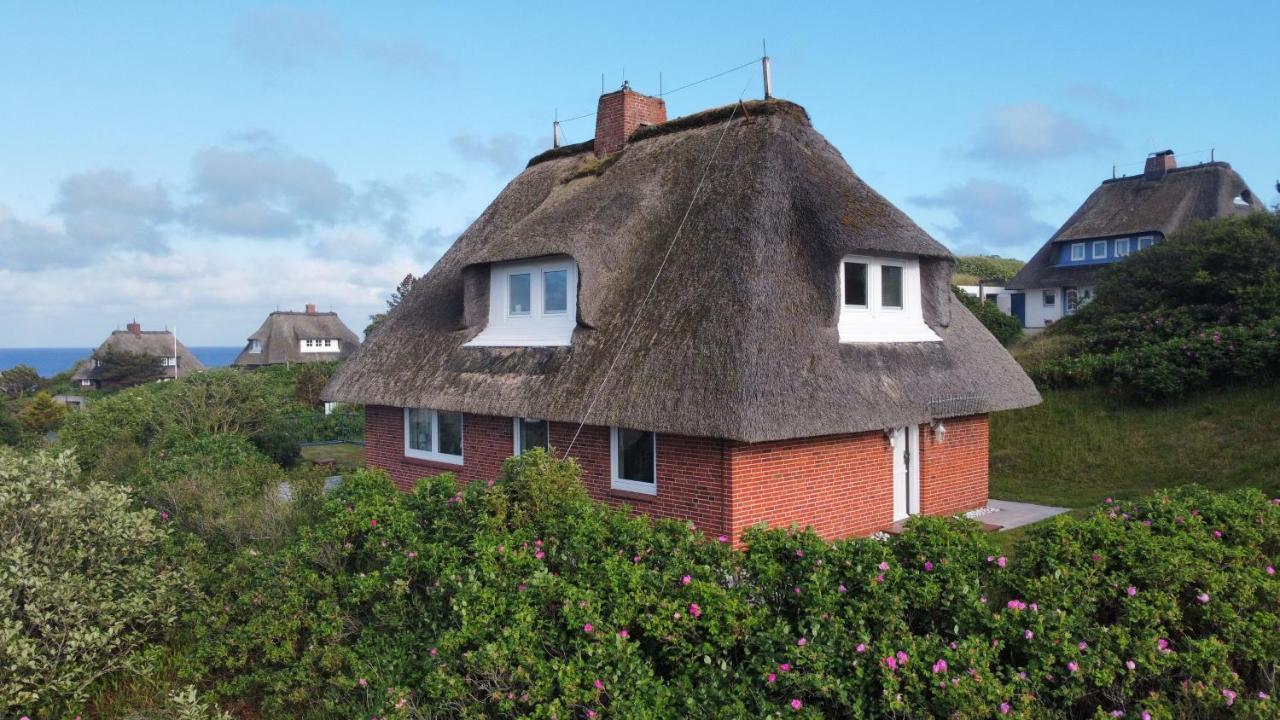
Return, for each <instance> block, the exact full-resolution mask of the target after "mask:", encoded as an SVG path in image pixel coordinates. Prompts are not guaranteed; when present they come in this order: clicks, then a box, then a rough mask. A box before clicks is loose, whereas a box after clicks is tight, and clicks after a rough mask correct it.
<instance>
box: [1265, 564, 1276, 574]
mask: <svg viewBox="0 0 1280 720" xmlns="http://www.w3.org/2000/svg"><path fill="white" fill-rule="evenodd" d="M1267 574H1268V575H1275V574H1276V569H1275V568H1274V567H1272V566H1271V565H1268V566H1267Z"/></svg>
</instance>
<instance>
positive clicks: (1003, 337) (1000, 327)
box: [951, 287, 1022, 345]
mask: <svg viewBox="0 0 1280 720" xmlns="http://www.w3.org/2000/svg"><path fill="white" fill-rule="evenodd" d="M951 291H952V292H953V293H955V296H956V297H957V298H959V299H960V302H961V304H963V305H964V306H965V307H966V308H968V309H969V312H971V313H973V315H974V317H976V318H978V321H979V322H981V323H982V325H983V327H985V328H986V329H987V331H988V332H990V333H991V334H992V335H994V336H995V338H996V340H999V341H1000V344H1001V345H1010V344H1012V343H1013V342H1014V341H1016V340H1017V339H1018V338H1021V337H1022V323H1020V322H1018V319H1017V318H1015V317H1014V316H1012V315H1007V314H1005V313H1004V312H1003V311H1001V310H1000V308H998V307H996V305H995V303H991V302H984V301H982V300H979V299H978V298H976V297H974V296H972V295H970V294H969V293H967V292H965V291H963V290H961V289H960V288H958V287H953V288H951Z"/></svg>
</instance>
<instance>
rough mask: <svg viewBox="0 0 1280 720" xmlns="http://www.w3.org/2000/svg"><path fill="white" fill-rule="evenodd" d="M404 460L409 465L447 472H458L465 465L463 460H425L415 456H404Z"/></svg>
mask: <svg viewBox="0 0 1280 720" xmlns="http://www.w3.org/2000/svg"><path fill="white" fill-rule="evenodd" d="M403 460H404V462H405V463H406V464H408V465H421V466H423V467H438V468H443V469H445V470H456V469H458V468H460V467H462V466H463V465H464V462H463V459H462V458H458V459H456V460H445V459H443V458H424V457H414V456H413V455H405V456H403Z"/></svg>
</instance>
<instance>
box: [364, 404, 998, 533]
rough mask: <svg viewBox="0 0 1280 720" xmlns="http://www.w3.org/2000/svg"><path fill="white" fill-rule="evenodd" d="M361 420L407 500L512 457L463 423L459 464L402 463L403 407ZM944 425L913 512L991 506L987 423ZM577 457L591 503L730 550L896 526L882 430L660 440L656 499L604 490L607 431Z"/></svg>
mask: <svg viewBox="0 0 1280 720" xmlns="http://www.w3.org/2000/svg"><path fill="white" fill-rule="evenodd" d="M365 422H366V429H365V461H366V463H367V464H368V465H370V466H371V467H378V468H382V469H383V470H386V471H387V473H388V474H389V475H390V476H391V478H392V480H394V481H395V483H396V485H397V486H398V487H400V488H401V489H402V490H405V491H409V490H412V489H413V486H414V484H415V483H416V482H417V480H418V479H420V478H423V477H427V476H430V475H435V474H438V473H441V472H445V471H449V472H453V473H454V474H455V475H457V476H458V478H459V480H461V481H462V482H472V481H474V480H489V479H491V478H496V477H498V476H499V475H500V474H501V472H502V463H503V461H504V460H506V459H507V458H508V457H510V456H511V453H512V449H513V448H512V441H513V438H512V424H511V418H502V417H493V416H487V415H467V416H466V417H465V419H464V429H463V440H462V444H463V457H465V458H466V464H465V465H462V466H457V465H449V464H446V463H437V462H430V461H425V460H417V459H412V458H406V457H404V419H403V411H402V410H401V409H400V408H389V407H381V406H372V405H371V406H368V407H367V408H366V409H365ZM945 425H946V428H947V433H946V438H945V440H944V442H943V443H941V444H939V443H937V442H936V441H935V439H934V433H933V431H932V430H931V429H930V428H929V426H927V425H924V426H921V428H920V430H921V432H920V477H921V483H920V505H921V510H922V511H923V512H925V513H927V514H930V515H944V514H954V513H958V512H964V511H966V510H972V509H973V508H976V507H979V506H981V505H983V504H984V503H985V502H986V500H987V417H986V416H985V415H980V416H974V417H968V418H956V419H953V420H948V421H946V423H945ZM576 429H577V426H576V425H572V424H569V423H551V428H550V436H551V444H552V446H553V447H555V448H558V449H560V450H561V451H563V450H564V449H565V448H568V447H569V443H570V441H571V440H572V438H573V434H574V431H575V430H576ZM572 454H573V457H574V458H576V459H577V461H578V463H579V465H581V466H582V480H583V483H584V484H585V485H586V487H587V492H588V494H590V495H591V497H593V498H595V499H596V500H600V501H602V502H606V503H609V504H611V505H615V506H617V505H621V504H622V503H627V504H629V505H630V506H631V507H632V508H633V509H635V510H636V511H639V512H644V513H646V514H648V515H651V516H654V517H669V518H677V519H689V520H692V521H693V522H694V523H695V524H696V525H697V526H698V527H699V528H701V529H702V530H703V531H705V532H706V533H708V534H709V535H718V534H721V533H723V534H726V535H729V536H731V537H733V538H734V539H735V540H737V539H738V538H739V537H740V536H741V534H742V532H743V531H744V530H746V529H747V528H749V527H751V526H752V525H755V524H757V523H760V522H764V523H766V524H767V525H769V526H771V527H788V526H790V525H791V524H792V523H795V524H797V525H799V526H801V527H804V526H813V528H814V530H815V531H816V532H817V533H818V534H819V535H821V536H822V537H824V538H828V539H831V538H839V537H849V536H852V535H869V534H871V533H873V532H875V531H877V530H881V529H883V528H885V527H886V526H888V525H889V524H890V523H892V521H893V459H892V456H891V454H890V446H889V440H888V438H887V437H886V436H885V434H884V433H883V432H879V431H875V432H867V433H860V434H857V435H834V436H827V437H816V438H802V439H798V440H783V441H777V442H767V443H754V444H746V443H733V442H726V441H721V440H714V439H707V438H691V437H684V436H679V435H663V434H659V435H658V494H657V496H649V495H639V494H636V493H627V492H620V491H617V490H613V489H611V488H610V486H609V485H610V475H611V467H610V461H609V429H608V428H606V427H599V426H586V427H583V428H582V431H581V432H580V433H579V434H578V438H577V441H576V442H575V443H574V446H573V453H572Z"/></svg>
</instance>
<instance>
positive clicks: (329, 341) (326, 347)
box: [250, 338, 340, 353]
mask: <svg viewBox="0 0 1280 720" xmlns="http://www.w3.org/2000/svg"><path fill="white" fill-rule="evenodd" d="M339 347H340V346H339V345H338V341H337V339H335V338H311V339H310V340H300V341H299V348H300V349H301V350H302V352H304V353H333V352H338V348H339ZM250 352H262V349H261V347H259V349H257V350H250Z"/></svg>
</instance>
